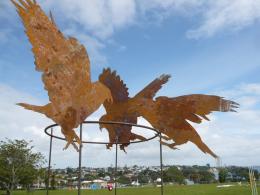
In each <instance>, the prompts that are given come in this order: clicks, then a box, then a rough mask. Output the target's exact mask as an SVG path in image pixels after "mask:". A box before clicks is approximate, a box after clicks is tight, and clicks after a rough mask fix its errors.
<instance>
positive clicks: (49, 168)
mask: <svg viewBox="0 0 260 195" xmlns="http://www.w3.org/2000/svg"><path fill="white" fill-rule="evenodd" d="M52 134H53V128H51V137H50V150H49V165H48V176H47V186H46V189H47V195H49V183H50V174H51V154H52Z"/></svg>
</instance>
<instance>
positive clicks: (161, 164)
mask: <svg viewBox="0 0 260 195" xmlns="http://www.w3.org/2000/svg"><path fill="white" fill-rule="evenodd" d="M161 141H162V134H161V133H160V167H161V195H163V161H162V142H161Z"/></svg>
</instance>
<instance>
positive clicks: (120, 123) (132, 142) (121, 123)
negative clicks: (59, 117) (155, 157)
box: [44, 121, 160, 144]
mask: <svg viewBox="0 0 260 195" xmlns="http://www.w3.org/2000/svg"><path fill="white" fill-rule="evenodd" d="M82 124H110V125H115V124H117V125H127V126H132V127H133V126H134V127H140V128H144V129H148V130H151V131H154V132H155V135H154V136H152V137H150V138H148V139H146V140H138V141H130V142H128V143H123V142H117V143H116V142H112V144H135V143H141V142H147V141H150V140H152V139H154V138H156V137H159V136H160V132H159V131H158V130H157V129H155V128H152V127H148V126H145V125H138V124H134V123H125V122H115V121H84V122H83V123H82ZM57 126H59V125H58V124H53V125H49V126H48V127H46V128H45V129H44V132H45V133H46V134H47V135H49V136H50V137H54V138H56V139H60V140H65V141H66V139H65V138H63V137H60V136H56V135H52V134H51V133H49V132H48V130H49V129H51V128H52V127H57ZM74 142H76V141H75V140H74ZM82 143H85V144H111V142H92V141H82Z"/></svg>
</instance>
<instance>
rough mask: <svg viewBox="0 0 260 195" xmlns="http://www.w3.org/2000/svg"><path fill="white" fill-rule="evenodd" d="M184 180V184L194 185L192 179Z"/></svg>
mask: <svg viewBox="0 0 260 195" xmlns="http://www.w3.org/2000/svg"><path fill="white" fill-rule="evenodd" d="M184 182H185V184H186V185H188V186H189V185H194V181H192V180H189V179H184Z"/></svg>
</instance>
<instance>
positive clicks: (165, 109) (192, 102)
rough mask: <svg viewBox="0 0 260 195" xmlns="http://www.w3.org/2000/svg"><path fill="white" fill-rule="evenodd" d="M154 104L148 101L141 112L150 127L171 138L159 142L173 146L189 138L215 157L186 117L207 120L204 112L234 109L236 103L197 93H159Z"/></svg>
mask: <svg viewBox="0 0 260 195" xmlns="http://www.w3.org/2000/svg"><path fill="white" fill-rule="evenodd" d="M153 105H154V106H153V107H152V106H151V105H150V106H149V107H147V108H146V109H142V116H143V117H144V118H145V119H146V120H148V121H149V122H150V123H151V124H152V126H153V127H155V128H156V129H158V130H160V131H161V132H162V133H163V134H165V135H166V136H165V137H164V138H165V140H167V141H168V140H172V141H174V143H172V144H168V143H166V142H164V141H163V142H162V144H164V145H167V146H169V147H171V148H173V149H174V148H175V146H177V145H181V144H184V143H186V142H188V141H191V142H193V143H194V144H195V145H197V146H198V147H199V148H200V150H202V151H203V152H205V153H209V154H211V155H212V156H213V157H215V158H217V155H216V154H214V153H213V152H212V151H211V150H210V149H209V147H208V146H207V145H206V144H205V143H203V141H202V139H201V137H200V136H199V134H198V133H197V132H196V130H195V129H194V128H193V127H192V125H191V124H190V123H189V122H188V121H187V120H189V121H192V122H195V123H201V121H202V118H204V119H206V120H209V119H208V118H207V116H206V115H208V114H210V113H211V112H213V111H221V112H228V111H235V110H234V109H235V108H237V107H238V104H237V103H235V102H233V101H230V100H225V99H223V98H222V97H219V96H210V95H200V94H195V95H186V96H179V97H175V98H168V97H158V98H156V100H155V102H154V103H153ZM150 108H152V110H151V109H150ZM200 117H202V118H200Z"/></svg>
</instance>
